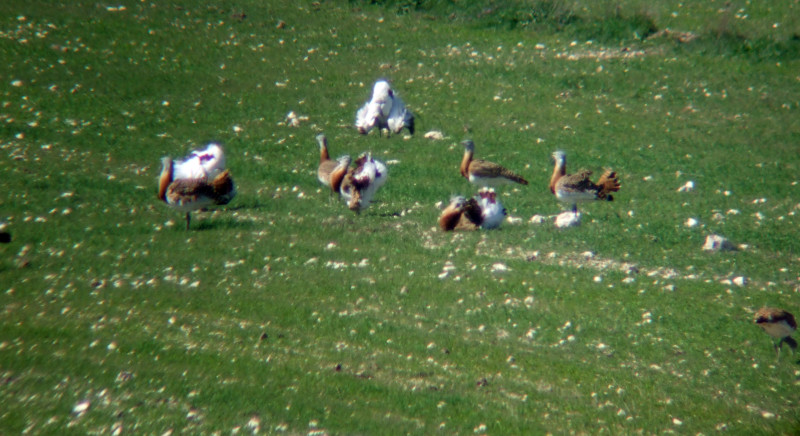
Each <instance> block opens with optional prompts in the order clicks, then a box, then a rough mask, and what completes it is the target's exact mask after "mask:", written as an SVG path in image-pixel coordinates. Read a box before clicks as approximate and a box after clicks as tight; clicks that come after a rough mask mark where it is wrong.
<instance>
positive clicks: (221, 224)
mask: <svg viewBox="0 0 800 436" xmlns="http://www.w3.org/2000/svg"><path fill="white" fill-rule="evenodd" d="M255 227H256V223H254V222H252V221H239V220H236V219H233V218H225V217H222V218H206V219H195V218H194V217H193V218H192V224H191V225H190V226H189V231H190V232H191V231H193V230H198V231H206V230H233V229H238V230H246V229H254V228H255ZM180 230H185V229H182V228H181V229H180Z"/></svg>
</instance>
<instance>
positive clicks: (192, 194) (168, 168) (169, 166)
mask: <svg viewBox="0 0 800 436" xmlns="http://www.w3.org/2000/svg"><path fill="white" fill-rule="evenodd" d="M162 165H163V167H162V170H161V177H160V179H159V184H158V185H159V186H158V198H159V199H161V200H162V201H163V202H165V203H167V205H169V206H170V207H173V208H175V209H178V210H180V211H183V212H186V230H189V222H190V220H191V216H190V213H191V212H192V211H193V210H198V209H202V208H204V207H206V206H210V205H212V204H215V205H224V204H228V203H229V202H230V201H231V199H233V197H234V196H235V195H236V187H235V185H234V184H233V178H232V177H231V174H230V171H228V170H224V171H222V172H220V173H219V174H217V175H216V176H215V177H214V179H213V180H211V181H210V182H209V181H208V178H207V177H199V178H184V179H177V180H175V179H174V178H173V176H174V163H173V161H172V158H169V157H165V158H163V159H162Z"/></svg>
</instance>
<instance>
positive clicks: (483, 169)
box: [460, 139, 528, 187]
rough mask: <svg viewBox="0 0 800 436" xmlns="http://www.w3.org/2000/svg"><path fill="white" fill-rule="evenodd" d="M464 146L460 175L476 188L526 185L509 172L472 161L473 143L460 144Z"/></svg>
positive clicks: (483, 161) (490, 164) (481, 162)
mask: <svg viewBox="0 0 800 436" xmlns="http://www.w3.org/2000/svg"><path fill="white" fill-rule="evenodd" d="M461 145H463V146H464V157H463V158H462V159H461V168H460V171H461V175H462V176H464V178H466V179H467V180H469V181H470V183H472V184H474V185H478V186H485V187H496V186H499V185H503V184H506V183H519V184H521V185H527V184H528V181H527V180H525V179H523V178H522V177H521V176H519V175H517V174H514V173H513V172H511V171H510V170H508V169H506V168H504V167H502V166H500V165H498V164H496V163H494V162H489V161H485V160H482V159H473V155H474V154H475V143H474V142H472V140H471V139H467V140H466V141H463V142H461Z"/></svg>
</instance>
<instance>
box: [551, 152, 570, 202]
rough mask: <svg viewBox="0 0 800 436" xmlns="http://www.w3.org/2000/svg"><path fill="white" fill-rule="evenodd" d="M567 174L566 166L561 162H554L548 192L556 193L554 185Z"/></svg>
mask: <svg viewBox="0 0 800 436" xmlns="http://www.w3.org/2000/svg"><path fill="white" fill-rule="evenodd" d="M566 174H567V166H566V164H565V162H564V161H563V160H560V159H559V160H556V166H555V168H553V176H552V177H551V178H550V192H552V193H553V194H555V193H556V183H558V179H560V178H562V177H564V176H565V175H566Z"/></svg>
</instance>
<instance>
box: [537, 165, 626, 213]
mask: <svg viewBox="0 0 800 436" xmlns="http://www.w3.org/2000/svg"><path fill="white" fill-rule="evenodd" d="M553 160H555V168H554V169H553V176H552V177H551V178H550V192H552V193H553V194H555V196H556V198H558V199H559V200H560V201H562V202H564V203H571V204H572V211H573V212H577V211H578V205H577V203H578V202H579V201H594V200H606V201H613V200H614V196H613V195H611V193H612V192H617V191H619V188H620V184H619V179H617V173H616V172H614V171H611V170H606V171H605V172H604V173H603V175H602V176H600V179H599V180H598V181H597V183H594V182H592V181H591V180H589V176H591V175H592V172H591V171H586V170H582V171H579V172H577V173H575V174H567V158H566V154H564V152H563V151H556V152H554V153H553Z"/></svg>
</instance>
